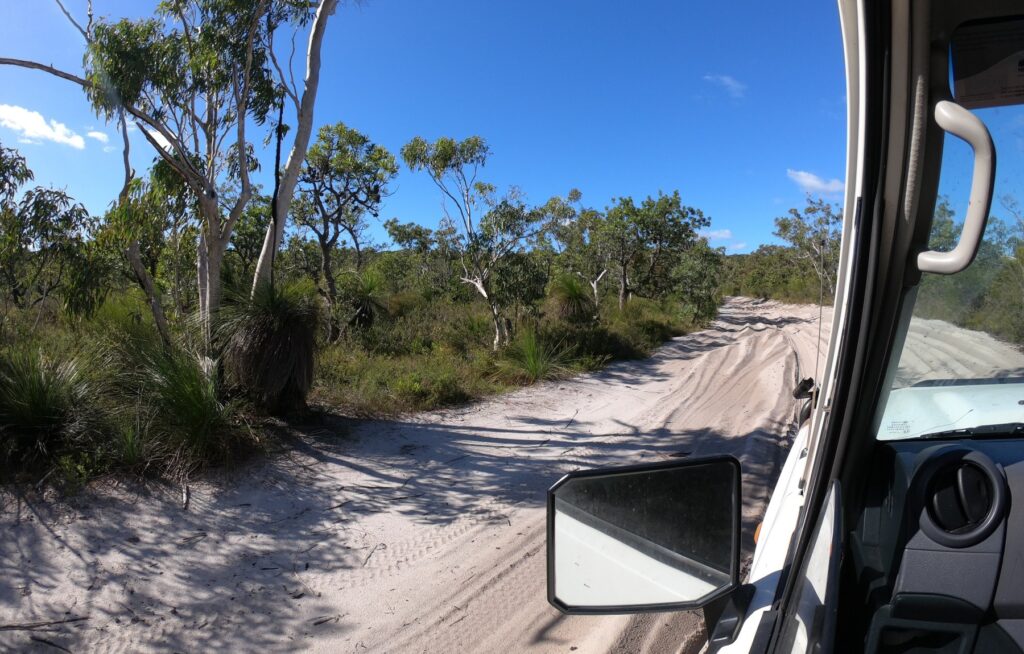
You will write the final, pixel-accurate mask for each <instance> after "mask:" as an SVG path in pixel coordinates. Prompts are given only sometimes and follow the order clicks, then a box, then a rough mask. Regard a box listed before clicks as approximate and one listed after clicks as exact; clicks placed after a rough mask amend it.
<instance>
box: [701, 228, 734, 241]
mask: <svg viewBox="0 0 1024 654" xmlns="http://www.w3.org/2000/svg"><path fill="white" fill-rule="evenodd" d="M700 235H701V236H703V237H704V238H706V239H708V240H709V241H727V240H729V239H730V238H732V230H731V229H702V230H701V231H700Z"/></svg>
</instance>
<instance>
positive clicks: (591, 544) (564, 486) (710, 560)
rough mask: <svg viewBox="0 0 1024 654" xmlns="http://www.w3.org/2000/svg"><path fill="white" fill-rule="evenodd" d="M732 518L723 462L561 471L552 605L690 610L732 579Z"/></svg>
mask: <svg viewBox="0 0 1024 654" xmlns="http://www.w3.org/2000/svg"><path fill="white" fill-rule="evenodd" d="M738 516H739V463H738V462H737V461H736V460H735V459H732V458H729V459H716V460H714V461H708V462H697V461H694V462H686V463H679V464H675V465H672V466H669V467H666V466H664V465H652V466H648V467H646V468H644V467H633V468H630V469H627V470H620V471H615V470H609V471H605V472H597V473H595V472H582V473H573V474H570V475H568V476H567V477H566V478H565V479H563V480H562V482H560V483H559V484H558V485H556V486H555V487H554V488H553V489H552V492H551V497H550V502H549V519H550V520H552V521H553V525H552V526H551V532H550V533H551V537H552V543H551V550H550V551H549V553H548V556H549V557H550V560H549V575H550V577H551V578H550V579H549V584H550V586H549V594H550V595H551V600H552V602H553V603H554V604H555V605H556V606H558V607H559V608H561V609H563V610H573V609H576V610H587V609H592V610H594V611H598V612H599V611H601V610H604V611H605V612H613V611H612V610H613V609H618V610H620V611H621V612H628V611H630V610H637V609H642V608H644V607H650V606H652V605H657V606H662V605H692V607H693V608H695V607H696V606H695V605H696V604H699V602H700V601H701V600H702V599H703V598H707V597H709V596H710V595H713V594H716V593H717V592H718V591H721V590H723V589H725V588H727V587H729V586H731V584H732V582H733V579H734V578H735V576H736V574H735V573H736V572H737V571H735V570H734V569H733V566H735V565H736V563H735V562H736V561H737V557H738V551H737V548H738V542H739V540H738V533H737V529H738ZM663 608H671V607H669V606H664V607H663Z"/></svg>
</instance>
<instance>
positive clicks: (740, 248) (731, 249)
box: [725, 243, 747, 252]
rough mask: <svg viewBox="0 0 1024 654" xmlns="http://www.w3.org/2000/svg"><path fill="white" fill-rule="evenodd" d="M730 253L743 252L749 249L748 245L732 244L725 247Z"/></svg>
mask: <svg viewBox="0 0 1024 654" xmlns="http://www.w3.org/2000/svg"><path fill="white" fill-rule="evenodd" d="M725 249H726V250H728V251H729V252H742V251H743V250H746V249H747V244H746V243H731V244H729V245H727V246H726V247H725Z"/></svg>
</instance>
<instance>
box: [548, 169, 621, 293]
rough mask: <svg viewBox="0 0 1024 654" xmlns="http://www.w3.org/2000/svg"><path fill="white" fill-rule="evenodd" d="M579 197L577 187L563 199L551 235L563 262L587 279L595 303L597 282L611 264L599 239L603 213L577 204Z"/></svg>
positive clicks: (605, 244) (603, 219)
mask: <svg viewBox="0 0 1024 654" xmlns="http://www.w3.org/2000/svg"><path fill="white" fill-rule="evenodd" d="M581 197H582V196H581V195H580V192H579V191H578V190H576V189H573V190H572V191H570V192H569V195H568V196H567V197H566V200H564V201H563V205H564V208H563V209H562V211H561V212H560V213H561V216H560V217H559V218H558V219H556V220H555V221H554V222H553V226H552V229H551V235H552V237H553V238H554V240H555V242H556V243H557V244H558V247H559V249H560V251H561V260H562V265H563V266H564V267H565V268H567V269H568V271H569V272H570V273H572V274H573V275H575V276H577V277H580V278H582V279H584V280H586V282H587V285H589V286H590V291H591V293H592V294H593V296H594V305H595V306H597V305H598V304H599V303H600V301H601V295H600V284H601V282H602V280H604V279H605V278H606V277H607V275H608V268H609V265H610V263H611V262H610V260H609V249H610V248H609V247H608V245H609V244H608V243H607V242H606V239H604V238H602V229H603V227H604V221H605V216H604V214H602V213H601V212H600V211H597V210H595V209H591V208H584V207H579V206H578V205H579V203H580V199H581Z"/></svg>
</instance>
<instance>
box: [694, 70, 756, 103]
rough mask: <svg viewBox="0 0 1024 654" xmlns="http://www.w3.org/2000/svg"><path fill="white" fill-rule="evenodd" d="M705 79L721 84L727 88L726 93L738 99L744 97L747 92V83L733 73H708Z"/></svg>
mask: <svg viewBox="0 0 1024 654" xmlns="http://www.w3.org/2000/svg"><path fill="white" fill-rule="evenodd" d="M704 81H705V82H711V83H712V84H717V85H718V86H721V87H722V88H723V89H725V91H726V93H728V94H729V95H731V96H732V97H734V98H736V99H737V100H738V99H740V98H742V97H743V95H744V94H745V93H746V92H747V85H746V84H744V83H743V82H741V81H739V80H738V79H736V78H735V77H733V76H731V75H712V74H711V73H708V74H707V75H705V76H704Z"/></svg>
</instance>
